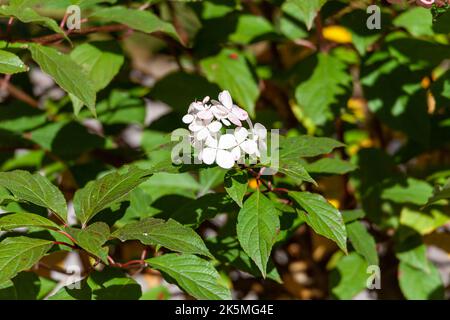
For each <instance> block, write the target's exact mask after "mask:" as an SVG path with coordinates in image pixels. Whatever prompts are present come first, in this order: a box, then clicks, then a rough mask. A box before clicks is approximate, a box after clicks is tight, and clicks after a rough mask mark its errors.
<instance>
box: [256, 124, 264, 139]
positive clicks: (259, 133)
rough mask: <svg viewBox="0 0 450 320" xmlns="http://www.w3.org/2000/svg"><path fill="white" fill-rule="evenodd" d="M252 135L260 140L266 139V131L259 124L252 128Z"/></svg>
mask: <svg viewBox="0 0 450 320" xmlns="http://www.w3.org/2000/svg"><path fill="white" fill-rule="evenodd" d="M253 133H254V134H255V135H257V136H258V138H260V139H265V138H266V137H267V129H266V127H264V126H263V125H262V124H261V123H255V125H254V126H253Z"/></svg>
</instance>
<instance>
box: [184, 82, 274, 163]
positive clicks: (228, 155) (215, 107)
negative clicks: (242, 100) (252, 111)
mask: <svg viewBox="0 0 450 320" xmlns="http://www.w3.org/2000/svg"><path fill="white" fill-rule="evenodd" d="M243 121H245V122H246V123H247V124H248V126H249V129H247V128H245V127H243V124H242V122H243ZM183 122H184V123H186V124H189V130H190V141H191V145H192V146H193V147H194V149H195V150H196V151H197V153H198V158H199V160H200V161H202V162H203V163H206V164H208V165H209V164H213V163H214V162H215V163H217V165H219V166H220V167H222V168H224V169H230V168H231V167H233V166H234V164H235V163H237V162H239V161H240V160H242V159H243V158H244V157H245V155H249V156H251V157H253V158H259V157H260V156H261V153H262V152H265V151H263V150H266V149H267V146H266V137H267V130H266V128H265V127H264V126H263V125H262V124H260V123H256V124H255V125H254V126H253V124H252V122H251V120H250V118H249V116H248V113H247V112H246V111H245V110H243V109H241V108H239V107H238V106H237V105H235V104H233V99H232V98H231V96H230V93H229V92H228V91H226V90H225V91H222V92H221V93H220V94H219V97H218V101H217V100H210V98H209V97H205V98H204V99H203V101H202V102H198V101H195V102H193V103H191V105H190V106H189V109H188V113H187V114H186V115H185V116H184V117H183ZM232 124H233V125H234V126H235V127H234V128H232V127H231V128H229V129H227V130H226V132H227V133H225V134H222V131H224V130H222V128H224V126H225V127H230V126H231V125H232ZM229 132H231V133H229Z"/></svg>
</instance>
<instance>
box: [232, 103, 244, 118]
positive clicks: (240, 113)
mask: <svg viewBox="0 0 450 320" xmlns="http://www.w3.org/2000/svg"><path fill="white" fill-rule="evenodd" d="M231 112H232V113H233V114H234V115H235V116H236V117H238V119H239V120H242V121H245V120H247V119H248V113H247V111H245V110H244V109H241V108H239V107H238V106H236V105H235V106H233V109H231Z"/></svg>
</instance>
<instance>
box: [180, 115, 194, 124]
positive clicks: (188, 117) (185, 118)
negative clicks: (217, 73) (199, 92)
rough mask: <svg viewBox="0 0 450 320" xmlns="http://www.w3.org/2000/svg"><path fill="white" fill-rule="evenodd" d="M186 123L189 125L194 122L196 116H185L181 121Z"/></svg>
mask: <svg viewBox="0 0 450 320" xmlns="http://www.w3.org/2000/svg"><path fill="white" fill-rule="evenodd" d="M181 120H182V121H183V122H184V123H186V124H189V123H191V122H192V121H194V116H193V115H192V114H186V115H184V117H183V119H181Z"/></svg>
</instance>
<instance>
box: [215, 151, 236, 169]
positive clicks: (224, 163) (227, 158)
mask: <svg viewBox="0 0 450 320" xmlns="http://www.w3.org/2000/svg"><path fill="white" fill-rule="evenodd" d="M216 163H217V164H218V165H219V167H221V168H224V169H230V168H232V167H233V166H234V157H233V154H232V153H231V152H230V151H226V150H218V151H217V156H216Z"/></svg>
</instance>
